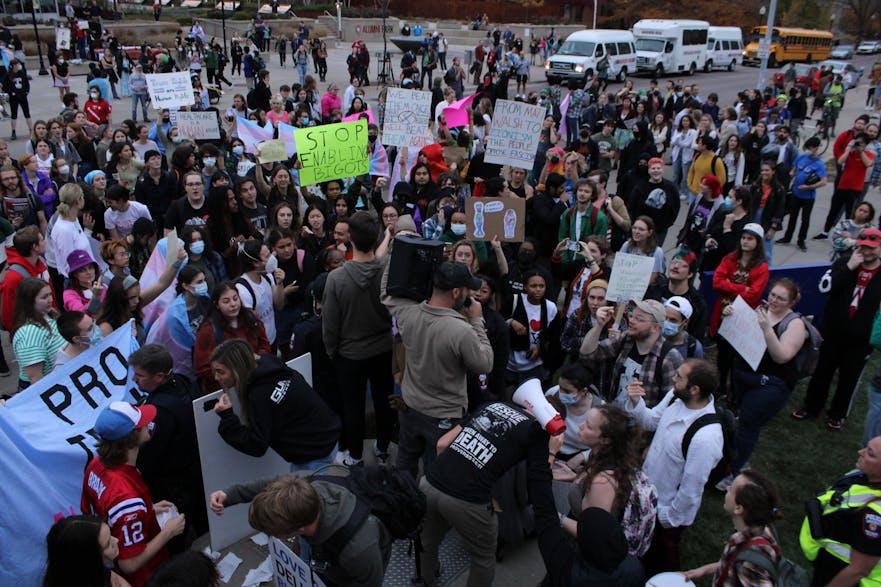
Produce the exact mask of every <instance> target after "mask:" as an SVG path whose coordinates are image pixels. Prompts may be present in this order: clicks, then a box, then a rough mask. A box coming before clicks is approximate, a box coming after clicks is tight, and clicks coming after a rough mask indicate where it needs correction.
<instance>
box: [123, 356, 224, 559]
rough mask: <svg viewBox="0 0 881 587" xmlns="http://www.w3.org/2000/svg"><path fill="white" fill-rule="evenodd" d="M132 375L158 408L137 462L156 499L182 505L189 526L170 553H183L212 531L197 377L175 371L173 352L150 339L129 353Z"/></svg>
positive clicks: (149, 399) (151, 402)
mask: <svg viewBox="0 0 881 587" xmlns="http://www.w3.org/2000/svg"><path fill="white" fill-rule="evenodd" d="M128 362H129V366H130V367H131V368H132V370H133V372H134V376H133V380H134V382H135V384H136V385H137V386H138V388H139V389H140V390H141V391H142V392H144V393H146V394H147V400H146V403H147V404H150V405H152V406H155V407H156V418H155V419H154V420H153V422H154V423H155V427H154V429H153V436H152V437H151V438H150V442H148V443H146V444H145V445H143V446H142V447H141V450H140V452H138V461H137V466H138V469H139V470H140V471H141V475H142V476H143V477H144V481H145V482H146V483H147V487H148V488H149V489H150V495H151V496H153V499H154V500H155V501H157V502H158V501H161V500H163V499H165V500H168V501H170V502H172V503H173V504H175V505H177V508H178V510H179V511H180V512H181V513H182V514H185V515H186V518H187V526H188V528H187V531H186V532H185V533H184V534H182V535H180V537H175V539H173V540H172V541H171V542H169V545H168V547H169V550H170V551H171V552H183V550H184V549H185V548H187V547H188V546H189V545H190V544H191V543H192V542H193V540H195V539H196V537H197V536H201V535H202V534H204V533H205V532H207V531H208V517H207V515H206V513H205V506H204V503H203V502H204V496H205V487H204V485H203V484H202V467H201V465H200V462H199V445H198V443H197V441H196V422H195V419H194V417H193V404H192V401H193V398H194V397H196V396H197V393H196V388H195V386H194V385H193V382H192V381H190V380H189V379H187V378H186V377H184V376H183V375H180V374H177V373H174V371H173V367H174V362H173V360H172V357H171V354H170V353H169V352H168V350H167V349H166V348H165V347H163V346H162V345H158V344H148V345H144V346H142V347H141V348H140V349H138V350H136V351H135V352H134V353H132V355H131V356H130V357H129V358H128Z"/></svg>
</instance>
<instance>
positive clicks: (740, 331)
mask: <svg viewBox="0 0 881 587" xmlns="http://www.w3.org/2000/svg"><path fill="white" fill-rule="evenodd" d="M731 308H732V310H733V311H732V312H731V314H730V315H728V316H725V317H723V318H722V324H721V326H719V334H720V335H721V336H722V338H724V339H725V340H727V341H728V342H729V343H730V344H731V346H732V347H734V350H736V351H737V353H738V354H739V355H740V356H741V357H743V360H744V361H746V362H747V364H749V366H750V367H752V369H753V371H755V370H756V369H757V368H758V367H759V363H761V362H762V357H763V356H764V354H765V350H767V348H768V343H767V342H765V335H764V334H763V333H762V328H761V326H759V322H758V320H757V319H756V311H755V310H753V309H752V308H750V307H749V304H747V303H746V302H745V301H743V298H742V297H740V296H737V297H736V298H734V303H732V304H731Z"/></svg>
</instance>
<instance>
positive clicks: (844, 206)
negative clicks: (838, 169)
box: [823, 188, 861, 232]
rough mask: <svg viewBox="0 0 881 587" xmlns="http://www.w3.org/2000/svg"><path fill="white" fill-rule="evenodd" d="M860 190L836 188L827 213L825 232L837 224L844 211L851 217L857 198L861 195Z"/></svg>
mask: <svg viewBox="0 0 881 587" xmlns="http://www.w3.org/2000/svg"><path fill="white" fill-rule="evenodd" d="M860 191H861V190H841V189H838V188H836V189H835V193H833V194H832V203H831V204H830V206H829V214H827V215H826V223H825V224H824V225H823V232H829V231H830V230H831V229H832V227H833V226H835V223H836V222H838V216H839V215H840V214H841V212H842V211H843V212H844V216H845V218H849V217H850V214H851V212H852V211H853V207H854V205H856V201H857V198H859V197H860Z"/></svg>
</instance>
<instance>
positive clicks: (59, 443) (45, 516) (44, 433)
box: [0, 323, 141, 587]
mask: <svg viewBox="0 0 881 587" xmlns="http://www.w3.org/2000/svg"><path fill="white" fill-rule="evenodd" d="M137 348H138V343H137V341H135V339H134V337H133V336H132V328H131V324H130V323H129V324H125V325H123V326H122V327H121V328H119V329H117V330H116V331H114V332H113V333H112V334H110V335H109V336H107V337H106V338H104V340H102V341H101V342H100V343H99V344H97V345H95V346H94V347H93V348H91V349H89V350H88V351H86V352H84V353H82V354H81V355H79V356H78V357H76V358H75V359H73V360H72V361H70V362H69V363H67V364H66V365H63V366H61V367H59V368H58V369H56V370H55V371H53V372H52V373H51V374H50V375H47V376H46V377H44V378H43V379H41V380H40V381H38V382H36V383H35V384H33V385H32V386H31V387H29V388H28V389H26V390H25V391H23V392H21V393H19V394H18V395H16V396H15V397H13V398H12V399H10V400H9V401H8V402H7V403H6V405H5V406H2V407H0V454H2V455H3V457H2V458H0V479H3V482H2V483H0V503H2V504H3V507H0V544H2V545H3V548H2V549H0V585H16V586H18V587H38V586H39V585H40V584H41V583H42V580H43V573H44V571H45V565H46V533H47V532H48V531H49V528H51V527H52V524H53V523H55V521H56V519H59V518H61V517H64V516H69V515H72V514H79V513H81V512H80V511H79V505H80V494H81V492H82V485H83V469H85V466H86V464H87V463H88V462H89V461H90V460H91V458H92V457H93V456H94V450H95V444H96V442H95V436H94V432H93V430H92V427H93V425H94V424H95V420H96V418H97V417H98V413H99V412H100V411H101V410H102V409H103V408H104V406H106V405H107V404H109V403H110V402H111V401H118V400H123V401H131V402H137V401H138V400H139V399H140V397H141V394H140V393H139V392H138V390H137V388H136V386H135V385H134V384H133V383H132V382H131V377H130V375H129V368H128V357H129V355H130V354H131V353H132V352H133V351H134V350H136V349H137Z"/></svg>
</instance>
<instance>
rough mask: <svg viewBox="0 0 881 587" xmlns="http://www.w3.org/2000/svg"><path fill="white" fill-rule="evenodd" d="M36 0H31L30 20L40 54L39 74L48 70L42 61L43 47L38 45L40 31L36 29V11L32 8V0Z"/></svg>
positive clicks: (46, 73) (34, 0)
mask: <svg viewBox="0 0 881 587" xmlns="http://www.w3.org/2000/svg"><path fill="white" fill-rule="evenodd" d="M36 1H37V0H31V22H32V23H33V25H34V38H35V39H36V40H37V55H39V56H40V71H39V74H40V75H49V72H48V71H47V70H46V64H45V63H43V47H42V46H40V31H39V30H37V12H36V10H34V2H36Z"/></svg>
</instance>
